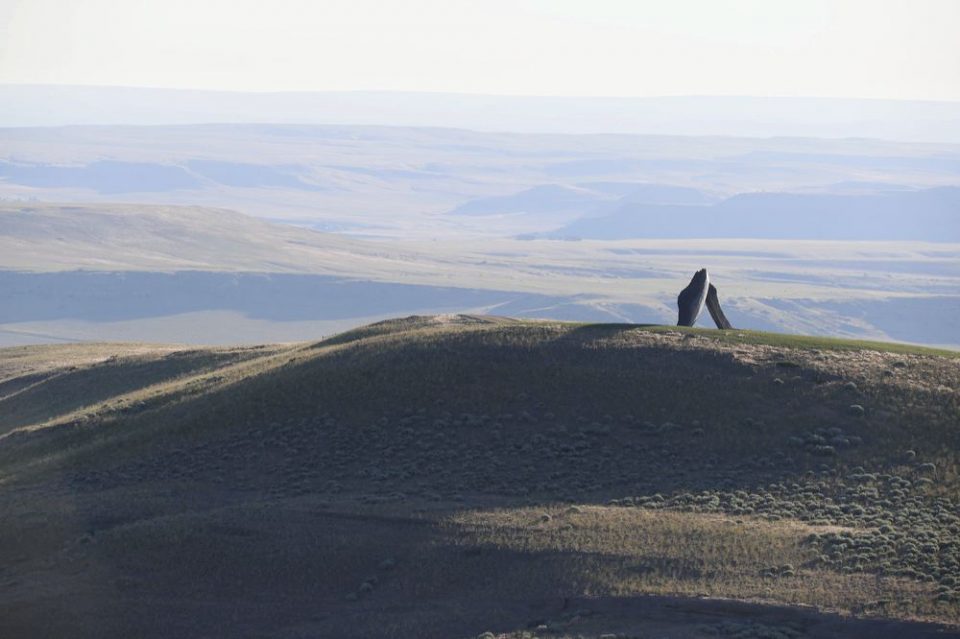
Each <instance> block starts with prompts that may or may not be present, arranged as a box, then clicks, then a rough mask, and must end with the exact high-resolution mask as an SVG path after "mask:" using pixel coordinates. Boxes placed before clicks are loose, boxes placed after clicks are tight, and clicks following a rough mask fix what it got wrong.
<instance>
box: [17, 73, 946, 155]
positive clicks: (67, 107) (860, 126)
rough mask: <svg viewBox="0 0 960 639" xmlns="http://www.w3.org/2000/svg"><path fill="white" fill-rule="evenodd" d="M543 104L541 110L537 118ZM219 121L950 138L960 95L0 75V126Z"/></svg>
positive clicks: (531, 130)
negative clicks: (8, 81) (166, 85)
mask: <svg viewBox="0 0 960 639" xmlns="http://www.w3.org/2000/svg"><path fill="white" fill-rule="evenodd" d="M545 114H549V116H550V117H544V115H545ZM224 122H229V123H239V122H259V123H287V124H289V123H296V124H318V123H321V124H373V125H399V126H418V127H424V126H431V127H450V128H460V129H472V130H476V131H511V132H529V133H574V134H582V133H629V134H658V135H710V136H744V137H776V136H801V137H822V138H854V137H856V138H878V139H885V140H901V141H914V142H960V103H957V102H932V101H906V100H902V101H901V100H868V99H839V98H793V97H742V96H669V97H643V98H640V97H557V96H503V95H472V94H457V93H410V92H376V91H339V92H337V91H331V92H280V93H243V92H229V91H198V90H181V89H158V88H135V87H116V86H113V87H111V86H70V85H0V126H15V127H25V126H64V125H74V124H148V125H156V124H206V123H224Z"/></svg>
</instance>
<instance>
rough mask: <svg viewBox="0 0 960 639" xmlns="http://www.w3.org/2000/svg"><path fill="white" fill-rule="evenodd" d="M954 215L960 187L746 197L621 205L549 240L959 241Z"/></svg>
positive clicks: (959, 228) (959, 224) (570, 226)
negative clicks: (709, 202)
mask: <svg viewBox="0 0 960 639" xmlns="http://www.w3.org/2000/svg"><path fill="white" fill-rule="evenodd" d="M957 211H960V187H941V188H935V189H925V190H912V191H901V190H891V191H886V192H881V193H870V194H859V195H852V194H840V195H837V194H795V193H744V194H740V195H736V196H734V197H731V198H727V199H726V200H723V201H722V202H718V203H716V204H713V205H707V206H704V205H694V206H690V205H686V206H685V205H664V204H660V205H658V204H644V203H639V204H637V203H625V204H623V205H621V206H620V207H619V208H618V209H617V210H615V211H614V212H612V213H609V214H607V215H602V216H596V217H589V218H584V219H580V220H577V221H574V222H572V223H570V224H568V225H567V226H565V227H563V228H561V229H559V230H557V231H554V232H552V233H549V234H547V236H548V237H579V238H587V239H601V240H621V239H628V238H689V237H715V238H724V237H725V238H764V239H788V238H789V239H798V240H826V239H830V240H851V239H857V240H870V241H878V240H885V241H893V240H925V241H931V242H957V241H960V222H958V220H957Z"/></svg>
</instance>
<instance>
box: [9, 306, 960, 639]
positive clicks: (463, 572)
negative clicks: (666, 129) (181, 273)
mask: <svg viewBox="0 0 960 639" xmlns="http://www.w3.org/2000/svg"><path fill="white" fill-rule="evenodd" d="M958 457H960V359H957V358H956V357H955V356H953V354H951V353H947V352H935V351H928V350H923V349H914V348H911V347H901V346H891V345H868V344H858V343H847V342H832V341H829V340H816V341H805V340H803V339H798V338H789V337H785V336H776V335H765V334H756V333H749V332H741V331H737V332H732V333H725V334H720V333H718V332H716V331H699V330H683V331H681V330H677V329H667V328H664V327H638V326H631V325H581V324H566V323H552V322H519V321H515V320H510V319H505V318H491V317H474V316H449V317H447V316H441V317H429V318H427V317H422V318H421V317H414V318H407V319H404V320H395V321H390V322H384V323H380V324H375V325H371V326H368V327H365V328H361V329H357V330H355V331H351V332H349V333H345V334H342V335H339V336H336V337H334V338H331V339H328V340H325V341H323V342H317V343H301V344H290V345H277V346H266V347H257V348H233V349H230V348H225V349H191V350H186V349H178V348H174V347H152V346H146V345H144V346H139V345H138V346H111V345H96V346H62V347H42V348H40V347H37V348H32V347H27V348H18V349H6V350H3V351H0V512H2V513H3V518H4V525H3V526H0V567H2V568H0V634H2V635H4V636H7V635H9V636H26V635H30V636H45V635H46V636H66V635H69V636H91V637H92V636H123V635H126V636H158V637H160V636H257V637H327V636H337V637H371V636H385V637H408V636H417V637H475V636H478V635H480V634H482V633H484V632H487V631H489V632H490V633H492V634H493V635H494V636H496V635H500V634H505V635H507V636H510V637H520V636H544V637H546V636H558V637H576V636H584V637H597V636H601V635H603V634H609V633H615V634H617V633H618V634H620V635H622V636H637V637H646V636H656V637H661V636H662V637H687V636H691V637H700V636H703V637H711V636H714V637H717V636H719V637H833V636H864V637H866V636H871V637H877V636H880V637H882V636H891V637H893V636H911V637H922V636H928V635H929V636H947V635H951V634H954V632H955V630H954V629H955V628H956V627H957V626H958V625H960V497H958V489H960V474H958V472H960V459H958Z"/></svg>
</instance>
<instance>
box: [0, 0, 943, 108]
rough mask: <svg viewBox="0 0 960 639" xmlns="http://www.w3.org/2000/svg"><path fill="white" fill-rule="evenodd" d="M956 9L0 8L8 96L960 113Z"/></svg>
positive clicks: (885, 1) (374, 0)
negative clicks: (36, 88)
mask: <svg viewBox="0 0 960 639" xmlns="http://www.w3.org/2000/svg"><path fill="white" fill-rule="evenodd" d="M958 34H960V0H0V83H62V84H111V85H133V86H162V87H187V88H205V89H239V90H255V91H271V90H354V89H384V90H412V91H454V92H468V93H500V94H529V95H584V96H588V95H608V96H614V95H618V96H650V95H708V94H709V95H804V96H835V97H868V98H900V99H936V100H960V44H958V43H960V35H958Z"/></svg>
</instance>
